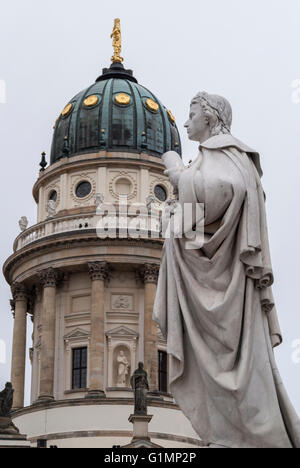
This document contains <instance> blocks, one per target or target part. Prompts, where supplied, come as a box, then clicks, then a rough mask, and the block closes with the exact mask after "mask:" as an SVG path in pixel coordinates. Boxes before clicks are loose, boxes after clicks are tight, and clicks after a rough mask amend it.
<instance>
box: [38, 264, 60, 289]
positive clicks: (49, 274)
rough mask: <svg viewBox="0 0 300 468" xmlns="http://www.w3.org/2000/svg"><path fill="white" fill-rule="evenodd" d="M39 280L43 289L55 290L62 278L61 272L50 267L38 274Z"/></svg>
mask: <svg viewBox="0 0 300 468" xmlns="http://www.w3.org/2000/svg"><path fill="white" fill-rule="evenodd" d="M38 277H39V280H40V282H41V284H42V286H43V287H44V288H55V287H56V286H57V285H58V283H59V281H60V280H61V278H62V275H61V272H60V271H59V270H56V269H54V268H52V267H50V268H47V269H46V270H42V271H39V272H38Z"/></svg>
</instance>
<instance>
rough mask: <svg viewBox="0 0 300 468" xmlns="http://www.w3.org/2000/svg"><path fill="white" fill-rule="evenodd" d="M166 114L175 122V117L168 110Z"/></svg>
mask: <svg viewBox="0 0 300 468" xmlns="http://www.w3.org/2000/svg"><path fill="white" fill-rule="evenodd" d="M168 116H169V119H170V120H171V122H172V123H175V122H176V119H175V117H174V115H173V114H172V112H171V111H170V110H168Z"/></svg>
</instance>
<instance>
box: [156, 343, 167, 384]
mask: <svg viewBox="0 0 300 468" xmlns="http://www.w3.org/2000/svg"><path fill="white" fill-rule="evenodd" d="M158 389H159V391H160V392H162V393H168V354H167V353H166V352H165V351H158Z"/></svg>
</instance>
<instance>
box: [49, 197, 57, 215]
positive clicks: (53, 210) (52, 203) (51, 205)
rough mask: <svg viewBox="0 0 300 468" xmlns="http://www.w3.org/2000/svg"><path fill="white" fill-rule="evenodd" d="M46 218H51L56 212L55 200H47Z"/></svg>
mask: <svg viewBox="0 0 300 468" xmlns="http://www.w3.org/2000/svg"><path fill="white" fill-rule="evenodd" d="M47 212H48V218H53V217H54V216H55V213H56V202H55V201H54V200H49V201H48V204H47Z"/></svg>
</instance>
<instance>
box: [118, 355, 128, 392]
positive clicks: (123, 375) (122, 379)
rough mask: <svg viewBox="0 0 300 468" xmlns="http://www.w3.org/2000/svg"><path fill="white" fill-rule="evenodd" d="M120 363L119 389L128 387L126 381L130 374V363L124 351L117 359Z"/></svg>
mask: <svg viewBox="0 0 300 468" xmlns="http://www.w3.org/2000/svg"><path fill="white" fill-rule="evenodd" d="M117 363H118V387H126V379H127V375H128V373H129V369H130V366H129V362H128V359H127V357H126V356H125V353H124V351H120V352H119V354H118V357H117Z"/></svg>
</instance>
